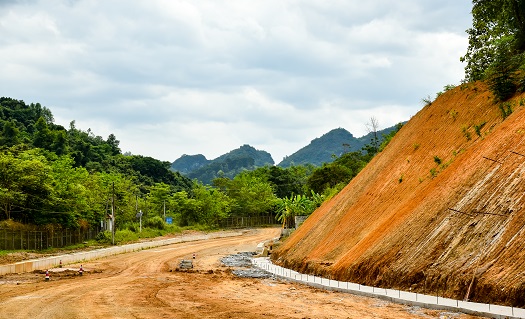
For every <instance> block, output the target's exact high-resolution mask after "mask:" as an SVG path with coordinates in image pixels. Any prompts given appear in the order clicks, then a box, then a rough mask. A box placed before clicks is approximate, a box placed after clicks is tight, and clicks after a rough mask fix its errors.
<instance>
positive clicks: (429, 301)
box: [252, 257, 525, 319]
mask: <svg viewBox="0 0 525 319" xmlns="http://www.w3.org/2000/svg"><path fill="white" fill-rule="evenodd" d="M252 263H253V264H254V266H256V267H258V268H260V269H262V270H265V271H267V272H270V273H272V274H274V275H275V276H276V277H278V278H281V279H284V280H288V281H291V282H295V283H300V284H304V285H308V286H311V287H315V288H320V289H326V290H332V291H338V292H344V293H351V294H354V295H359V296H365V297H373V298H379V299H383V300H387V301H391V302H395V303H398V304H405V305H410V306H419V307H423V308H427V309H434V310H445V311H451V312H462V313H466V314H471V315H475V316H482V317H488V318H496V319H503V318H525V309H522V308H515V307H506V306H498V305H490V304H481V303H476V302H467V301H461V300H453V299H448V298H443V297H438V296H430V295H424V294H419V293H412V292H406V291H400V290H393V289H384V288H376V287H370V286H364V285H359V284H356V283H350V282H343V281H337V280H331V279H327V278H322V277H317V276H312V275H305V274H301V273H298V272H296V271H293V270H291V269H286V268H283V267H280V266H277V265H274V264H272V262H271V261H270V259H269V258H267V257H260V258H253V259H252Z"/></svg>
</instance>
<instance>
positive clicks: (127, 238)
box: [115, 229, 139, 244]
mask: <svg viewBox="0 0 525 319" xmlns="http://www.w3.org/2000/svg"><path fill="white" fill-rule="evenodd" d="M138 239H139V236H138V235H137V234H136V233H134V232H132V231H131V230H129V229H123V230H117V231H116V232H115V243H119V244H120V243H129V242H132V241H136V240H138Z"/></svg>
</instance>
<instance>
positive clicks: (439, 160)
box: [434, 155, 441, 165]
mask: <svg viewBox="0 0 525 319" xmlns="http://www.w3.org/2000/svg"><path fill="white" fill-rule="evenodd" d="M434 162H436V164H438V165H441V158H439V156H437V155H435V156H434Z"/></svg>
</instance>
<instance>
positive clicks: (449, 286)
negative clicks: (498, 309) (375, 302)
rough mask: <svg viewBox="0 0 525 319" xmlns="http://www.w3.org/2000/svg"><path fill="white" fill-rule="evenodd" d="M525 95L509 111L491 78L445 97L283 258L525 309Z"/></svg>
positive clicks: (299, 266)
mask: <svg viewBox="0 0 525 319" xmlns="http://www.w3.org/2000/svg"><path fill="white" fill-rule="evenodd" d="M523 102H525V95H522V96H517V97H515V98H514V99H512V100H511V101H510V102H509V103H510V104H507V105H512V107H513V110H514V112H513V113H512V114H511V115H510V116H508V117H507V118H506V119H503V116H502V112H501V110H500V109H499V107H498V105H497V104H494V102H493V98H492V95H491V94H490V93H489V92H488V90H487V88H486V87H485V86H484V84H482V83H477V84H468V85H467V84H465V85H462V86H461V87H457V88H455V89H454V90H451V91H448V92H447V93H445V94H443V95H441V96H440V97H439V98H438V99H437V100H436V101H435V102H434V103H432V104H431V105H429V106H426V107H424V108H423V109H422V110H421V111H420V112H418V114H416V115H415V116H414V117H412V118H411V119H410V121H409V122H408V123H407V124H406V125H405V126H404V127H403V128H402V129H401V130H400V131H399V133H398V134H397V135H396V136H395V138H394V139H393V140H392V142H391V143H390V144H389V146H388V147H387V148H386V149H385V150H384V151H383V152H382V153H380V154H379V155H378V156H376V157H375V158H374V160H373V161H372V162H371V163H370V164H369V165H368V166H367V167H366V168H365V169H364V170H363V171H362V172H361V173H360V174H359V175H358V176H357V177H356V178H355V179H354V180H353V181H352V182H351V183H350V184H349V185H348V186H347V187H346V188H345V189H344V190H343V191H341V193H340V194H339V195H338V196H336V197H335V198H333V199H332V200H331V201H329V202H328V203H325V204H324V205H323V206H322V207H320V208H319V209H318V210H317V211H316V212H315V213H314V214H313V215H312V216H310V217H309V218H308V219H307V221H306V222H305V223H304V224H303V225H302V226H301V227H300V228H299V229H298V230H297V231H295V232H294V233H293V234H292V235H291V236H290V238H288V239H287V240H286V241H285V242H284V243H283V244H282V245H281V247H279V249H278V250H277V251H276V252H275V253H274V254H273V259H274V260H275V262H277V263H279V264H281V265H284V266H287V267H290V268H293V269H296V270H300V271H303V272H308V273H316V274H324V275H326V276H331V277H332V278H335V279H339V280H350V281H354V282H359V283H362V284H368V285H376V286H381V287H391V288H400V289H406V290H412V291H418V292H425V293H437V294H439V295H440V296H443V295H444V296H447V297H453V298H457V299H463V298H465V297H467V298H468V299H470V300H473V301H479V302H489V301H490V302H493V303H501V304H507V305H514V306H524V305H525V231H524V230H525V209H524V205H525V198H524V195H525V176H524V174H525V156H523V155H520V154H524V155H525V107H524V106H520V104H523ZM483 123H484V124H483ZM478 133H479V134H478ZM517 153H519V154H517Z"/></svg>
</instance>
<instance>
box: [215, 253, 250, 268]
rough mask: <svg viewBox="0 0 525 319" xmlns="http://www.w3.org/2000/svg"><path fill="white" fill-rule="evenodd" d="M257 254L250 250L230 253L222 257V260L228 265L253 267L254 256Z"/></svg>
mask: <svg viewBox="0 0 525 319" xmlns="http://www.w3.org/2000/svg"><path fill="white" fill-rule="evenodd" d="M254 255H255V254H254V253H252V252H249V251H246V252H242V253H237V254H235V255H229V256H226V257H223V258H221V262H222V263H223V264H224V265H225V266H227V267H247V268H250V267H252V257H253V256H254Z"/></svg>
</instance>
